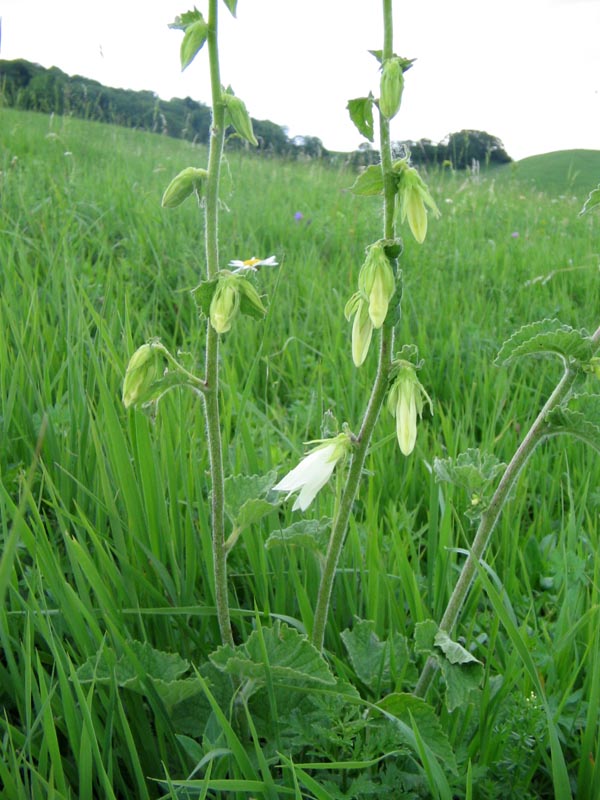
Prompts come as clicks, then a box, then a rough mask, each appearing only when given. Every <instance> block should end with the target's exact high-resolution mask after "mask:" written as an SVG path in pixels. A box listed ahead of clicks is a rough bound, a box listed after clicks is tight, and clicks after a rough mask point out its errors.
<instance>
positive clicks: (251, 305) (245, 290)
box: [239, 278, 267, 319]
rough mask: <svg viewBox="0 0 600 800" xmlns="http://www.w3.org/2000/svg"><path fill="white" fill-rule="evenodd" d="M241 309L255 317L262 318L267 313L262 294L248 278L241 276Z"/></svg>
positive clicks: (243, 312)
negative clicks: (261, 297)
mask: <svg viewBox="0 0 600 800" xmlns="http://www.w3.org/2000/svg"><path fill="white" fill-rule="evenodd" d="M239 289H240V311H241V313H242V314H246V315H247V316H249V317H253V318H254V319H262V318H263V317H264V316H265V314H266V313H267V309H266V308H265V307H264V305H263V303H262V300H261V299H260V295H259V294H258V292H257V291H256V289H255V288H254V286H253V285H252V284H251V283H250V281H249V280H248V279H247V278H240V282H239Z"/></svg>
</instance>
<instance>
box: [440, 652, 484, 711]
mask: <svg viewBox="0 0 600 800" xmlns="http://www.w3.org/2000/svg"><path fill="white" fill-rule="evenodd" d="M440 667H441V670H442V675H443V676H444V682H445V684H446V694H445V697H444V700H445V703H446V708H447V709H448V711H454V710H455V709H457V708H460V707H461V706H464V705H467V704H468V703H469V702H470V701H471V692H474V691H476V690H477V689H478V688H479V686H480V685H481V681H482V680H483V665H482V664H481V663H480V662H478V661H475V662H473V661H472V662H470V663H467V664H452V663H450V662H449V661H447V660H446V659H442V660H441V661H440Z"/></svg>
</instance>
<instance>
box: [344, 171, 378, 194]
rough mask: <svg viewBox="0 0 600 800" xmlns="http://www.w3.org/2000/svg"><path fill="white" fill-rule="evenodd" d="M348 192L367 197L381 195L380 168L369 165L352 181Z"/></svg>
mask: <svg viewBox="0 0 600 800" xmlns="http://www.w3.org/2000/svg"><path fill="white" fill-rule="evenodd" d="M350 191H351V192H353V193H354V194H360V195H365V196H367V197H369V196H372V195H376V194H383V172H382V171H381V167H380V166H378V165H377V164H371V166H370V167H367V168H366V170H365V171H364V172H361V174H360V175H359V176H358V178H357V179H356V180H355V181H354V183H353V184H352V186H351V187H350Z"/></svg>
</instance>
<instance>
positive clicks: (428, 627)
mask: <svg viewBox="0 0 600 800" xmlns="http://www.w3.org/2000/svg"><path fill="white" fill-rule="evenodd" d="M438 630H439V628H438V624H437V622H434V621H433V620H432V619H426V620H423V622H417V624H416V625H415V650H416V651H417V653H432V652H433V647H434V642H435V636H436V634H437V632H438Z"/></svg>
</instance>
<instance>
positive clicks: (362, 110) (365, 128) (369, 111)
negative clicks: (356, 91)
mask: <svg viewBox="0 0 600 800" xmlns="http://www.w3.org/2000/svg"><path fill="white" fill-rule="evenodd" d="M346 107H347V109H348V111H349V113H350V119H351V120H352V122H353V123H354V124H355V125H356V128H357V129H358V132H359V133H361V134H362V135H363V136H364V137H365V138H366V139H368V140H369V141H370V142H372V141H373V140H374V129H373V95H372V94H371V93H370V92H369V96H368V97H356V98H354V100H348V105H347V106H346Z"/></svg>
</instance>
